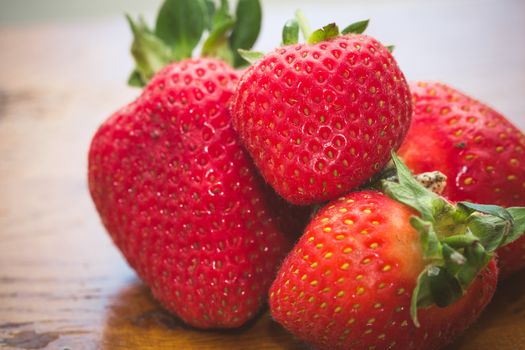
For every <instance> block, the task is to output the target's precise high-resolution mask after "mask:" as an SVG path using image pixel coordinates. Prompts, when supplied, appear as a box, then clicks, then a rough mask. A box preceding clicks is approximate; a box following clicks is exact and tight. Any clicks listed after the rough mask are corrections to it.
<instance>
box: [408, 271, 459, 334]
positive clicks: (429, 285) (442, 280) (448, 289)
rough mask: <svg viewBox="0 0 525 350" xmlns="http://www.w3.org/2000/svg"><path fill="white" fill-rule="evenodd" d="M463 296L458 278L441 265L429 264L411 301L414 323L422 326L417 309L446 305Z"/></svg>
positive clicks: (421, 274) (418, 280) (420, 276)
mask: <svg viewBox="0 0 525 350" xmlns="http://www.w3.org/2000/svg"><path fill="white" fill-rule="evenodd" d="M461 296H463V290H462V288H461V286H460V284H459V282H458V280H457V279H456V278H454V276H452V275H450V273H449V272H448V271H447V270H445V269H444V268H443V267H441V266H435V265H429V266H427V267H426V268H425V270H423V271H422V272H421V273H420V275H419V277H418V279H417V284H416V287H415V288H414V292H413V293H412V299H411V302H410V316H411V318H412V321H413V322H414V325H415V326H416V327H420V324H419V320H418V317H417V310H418V309H419V308H425V307H429V306H432V305H437V306H438V307H446V306H448V305H450V304H452V303H453V302H454V301H456V300H458V299H459V298H461Z"/></svg>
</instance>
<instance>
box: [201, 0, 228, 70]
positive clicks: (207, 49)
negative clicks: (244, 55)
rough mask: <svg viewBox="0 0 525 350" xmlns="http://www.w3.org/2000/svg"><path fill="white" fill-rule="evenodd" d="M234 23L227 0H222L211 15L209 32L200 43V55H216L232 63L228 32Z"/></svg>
mask: <svg viewBox="0 0 525 350" xmlns="http://www.w3.org/2000/svg"><path fill="white" fill-rule="evenodd" d="M234 24H235V21H234V19H233V17H232V16H231V14H230V10H229V6H228V1H227V0H222V1H221V6H220V7H219V9H218V10H217V11H216V12H215V15H214V17H213V20H212V27H211V30H210V34H209V36H208V38H207V39H206V41H205V42H204V44H203V45H202V56H207V57H217V58H220V59H222V60H224V61H225V62H228V63H229V64H233V53H232V52H231V50H230V47H229V43H228V34H229V32H230V30H231V29H232V28H233V26H234Z"/></svg>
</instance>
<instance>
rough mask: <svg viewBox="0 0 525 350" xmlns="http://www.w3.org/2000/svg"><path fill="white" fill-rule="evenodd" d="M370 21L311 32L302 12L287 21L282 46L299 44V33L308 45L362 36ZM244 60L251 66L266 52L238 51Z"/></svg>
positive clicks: (333, 24)
mask: <svg viewBox="0 0 525 350" xmlns="http://www.w3.org/2000/svg"><path fill="white" fill-rule="evenodd" d="M369 22H370V21H369V20H368V19H366V20H363V21H358V22H355V23H352V24H350V25H349V26H347V27H345V28H344V29H343V30H342V31H339V27H338V26H337V24H335V23H330V24H327V25H325V26H323V27H322V28H319V29H317V30H315V31H313V32H312V31H311V29H310V23H309V22H308V19H307V18H306V16H305V15H304V14H303V12H302V11H301V10H297V11H296V12H295V17H294V18H293V19H290V20H288V21H286V23H285V24H284V27H283V31H282V43H281V46H287V45H294V44H297V43H299V31H300V32H301V34H302V35H303V37H304V39H305V40H306V43H307V44H317V43H320V42H322V41H326V40H330V39H332V38H335V37H338V36H339V35H341V34H343V35H346V34H362V33H364V31H365V30H366V28H367V27H368V23H369ZM387 48H388V49H389V51H390V52H392V49H393V46H387ZM238 51H239V54H240V55H241V57H242V58H244V59H245V60H246V61H248V62H249V63H250V64H253V63H255V62H256V61H257V60H259V59H260V58H261V57H263V56H264V52H261V51H250V50H244V49H240V50H238Z"/></svg>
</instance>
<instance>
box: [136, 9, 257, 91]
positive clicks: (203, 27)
mask: <svg viewBox="0 0 525 350" xmlns="http://www.w3.org/2000/svg"><path fill="white" fill-rule="evenodd" d="M261 12H262V11H261V4H260V2H259V0H239V1H238V2H237V6H236V10H235V15H233V14H231V13H230V8H229V4H228V1H227V0H221V1H220V5H219V6H218V7H216V6H215V1H214V0H165V1H164V3H163V5H162V6H161V8H160V10H159V13H158V16H157V20H156V24H155V28H154V29H151V28H149V26H148V24H147V23H146V21H145V20H144V19H143V18H142V17H138V19H136V20H135V19H133V18H132V17H131V16H129V15H126V18H127V20H128V23H129V25H130V27H131V31H132V33H133V42H132V44H131V54H132V56H133V58H134V61H135V69H134V70H133V72H132V73H131V76H130V77H129V80H128V84H129V85H131V86H137V87H144V86H145V85H146V84H147V82H148V81H149V80H150V79H151V77H153V75H154V74H155V73H156V72H158V71H159V70H160V69H161V68H163V67H164V66H166V65H167V64H169V63H172V62H177V61H180V60H183V59H185V58H190V57H192V54H193V50H194V49H195V47H196V46H197V45H198V44H199V42H201V38H202V36H203V34H204V33H205V32H207V33H208V35H207V37H206V38H205V39H204V42H203V44H202V52H201V55H202V56H205V57H215V58H218V59H221V60H223V61H225V62H227V63H228V64H230V65H232V66H233V67H242V66H243V65H245V63H246V62H245V61H244V60H243V59H242V58H241V56H240V55H239V53H238V51H237V50H238V49H240V48H244V49H250V48H251V47H252V46H253V44H254V43H255V41H256V40H257V37H258V35H259V31H260V29H261V18H262V14H261Z"/></svg>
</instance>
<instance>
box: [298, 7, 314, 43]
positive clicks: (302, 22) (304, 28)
mask: <svg viewBox="0 0 525 350" xmlns="http://www.w3.org/2000/svg"><path fill="white" fill-rule="evenodd" d="M295 19H296V20H297V23H299V28H301V33H303V37H304V39H305V40H308V38H309V37H310V35H311V34H312V29H311V28H310V23H309V22H308V19H307V18H306V16H305V15H304V14H303V11H301V10H297V11H295Z"/></svg>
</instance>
